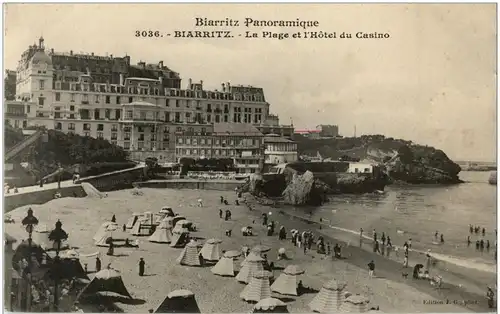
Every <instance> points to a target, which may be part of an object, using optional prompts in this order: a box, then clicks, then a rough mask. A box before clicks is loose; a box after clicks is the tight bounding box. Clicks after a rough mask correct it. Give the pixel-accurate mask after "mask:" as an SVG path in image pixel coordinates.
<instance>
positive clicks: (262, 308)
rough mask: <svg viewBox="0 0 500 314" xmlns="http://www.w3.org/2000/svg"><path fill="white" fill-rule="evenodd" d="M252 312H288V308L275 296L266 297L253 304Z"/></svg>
mask: <svg viewBox="0 0 500 314" xmlns="http://www.w3.org/2000/svg"><path fill="white" fill-rule="evenodd" d="M252 313H288V309H287V307H286V303H285V302H283V301H281V300H279V299H275V298H266V299H262V300H260V301H259V302H257V304H255V306H254V307H253V311H252Z"/></svg>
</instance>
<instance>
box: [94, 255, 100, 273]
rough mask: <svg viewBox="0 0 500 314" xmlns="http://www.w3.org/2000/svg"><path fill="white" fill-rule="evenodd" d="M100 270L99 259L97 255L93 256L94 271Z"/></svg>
mask: <svg viewBox="0 0 500 314" xmlns="http://www.w3.org/2000/svg"><path fill="white" fill-rule="evenodd" d="M100 271H101V259H100V258H99V256H97V257H96V258H95V272H96V273H97V272H100Z"/></svg>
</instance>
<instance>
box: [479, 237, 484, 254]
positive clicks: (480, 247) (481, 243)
mask: <svg viewBox="0 0 500 314" xmlns="http://www.w3.org/2000/svg"><path fill="white" fill-rule="evenodd" d="M479 249H481V252H482V251H484V240H483V239H481V241H479Z"/></svg>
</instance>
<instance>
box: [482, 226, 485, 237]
mask: <svg viewBox="0 0 500 314" xmlns="http://www.w3.org/2000/svg"><path fill="white" fill-rule="evenodd" d="M482 233H483V237H484V236H485V235H486V229H485V228H483V232H482Z"/></svg>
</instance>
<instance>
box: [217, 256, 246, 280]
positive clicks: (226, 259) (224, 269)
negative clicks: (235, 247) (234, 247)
mask: <svg viewBox="0 0 500 314" xmlns="http://www.w3.org/2000/svg"><path fill="white" fill-rule="evenodd" d="M240 255H241V252H239V251H227V252H225V253H224V254H223V255H222V258H221V259H220V260H219V261H218V262H217V264H215V266H214V267H212V269H211V270H210V271H211V272H212V273H213V274H215V275H219V276H231V277H234V258H235V257H238V256H240Z"/></svg>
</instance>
